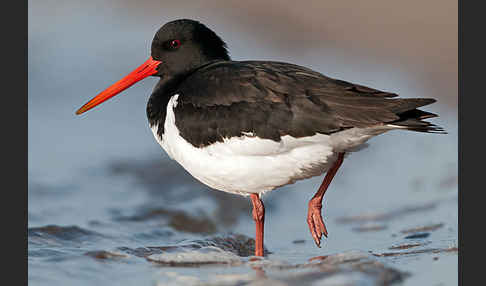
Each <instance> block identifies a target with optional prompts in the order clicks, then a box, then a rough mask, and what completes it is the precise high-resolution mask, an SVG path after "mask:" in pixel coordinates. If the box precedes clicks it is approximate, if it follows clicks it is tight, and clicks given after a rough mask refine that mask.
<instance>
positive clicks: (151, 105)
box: [147, 60, 220, 135]
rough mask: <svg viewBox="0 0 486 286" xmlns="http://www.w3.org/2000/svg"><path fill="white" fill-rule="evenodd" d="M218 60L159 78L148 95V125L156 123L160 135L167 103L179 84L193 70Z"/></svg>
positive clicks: (162, 131)
mask: <svg viewBox="0 0 486 286" xmlns="http://www.w3.org/2000/svg"><path fill="white" fill-rule="evenodd" d="M219 61H220V60H213V61H210V62H207V63H205V64H203V65H201V66H199V67H197V68H195V69H193V70H191V71H190V72H187V73H184V74H179V75H176V76H172V77H171V76H166V77H164V78H161V79H160V81H159V82H158V83H157V85H156V86H155V88H154V90H153V92H152V94H151V95H150V98H149V100H148V103H147V118H148V120H149V125H150V126H153V125H155V124H158V125H159V132H158V133H159V135H162V134H163V133H164V122H165V117H166V113H167V104H168V103H169V100H170V98H171V97H172V96H173V95H174V94H177V89H178V87H179V85H180V84H181V83H182V82H183V81H184V80H186V79H187V78H188V77H189V76H191V74H193V73H194V72H196V71H198V70H200V69H202V68H204V67H207V66H209V65H211V64H213V63H216V62H219Z"/></svg>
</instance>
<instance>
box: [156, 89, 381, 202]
mask: <svg viewBox="0 0 486 286" xmlns="http://www.w3.org/2000/svg"><path fill="white" fill-rule="evenodd" d="M178 97H179V95H178V94H176V95H174V96H172V97H171V99H170V100H169V103H168V105H167V113H166V114H167V115H166V119H165V124H164V134H163V135H162V138H161V137H160V136H159V135H158V134H157V130H158V126H157V125H154V126H151V129H152V132H153V134H154V136H155V139H156V140H157V142H159V144H160V145H161V146H162V148H164V150H165V151H166V152H167V154H168V155H169V157H171V158H172V159H174V160H176V161H177V162H178V163H179V164H181V165H182V166H183V167H184V168H185V169H186V170H187V171H188V172H189V173H190V174H191V175H192V176H194V177H195V178H196V179H198V180H199V181H201V182H202V183H204V184H206V185H208V186H209V187H211V188H214V189H217V190H221V191H225V192H230V193H238V194H242V195H248V194H249V193H262V192H265V191H269V190H273V189H275V188H277V187H280V186H283V185H286V184H290V183H294V182H295V181H297V180H301V179H305V178H310V177H313V176H317V175H320V174H322V173H324V172H326V171H327V170H328V169H329V167H331V165H332V164H333V163H334V161H335V160H336V158H337V153H338V152H342V151H347V150H349V149H350V148H356V147H359V145H361V144H362V143H364V142H365V141H366V140H368V139H369V138H371V137H372V136H374V135H377V134H380V133H383V132H385V131H387V130H390V128H389V127H388V128H384V127H381V128H379V130H378V129H377V128H374V129H372V130H371V129H370V128H366V129H358V128H352V129H348V130H346V131H342V132H338V133H335V134H332V135H324V134H316V135H314V136H309V137H301V138H294V137H291V136H289V135H286V136H283V137H282V138H281V139H282V140H281V141H280V142H275V141H273V140H269V139H261V138H258V137H256V136H253V134H247V135H244V136H241V137H232V138H228V139H224V142H217V143H214V144H211V145H209V146H206V147H203V148H196V147H194V146H193V145H191V144H190V143H189V142H187V141H186V140H185V139H184V138H182V137H181V136H180V134H179V130H178V129H177V127H176V125H175V116H174V107H175V106H177V98H178Z"/></svg>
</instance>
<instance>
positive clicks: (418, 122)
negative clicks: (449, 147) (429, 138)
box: [389, 98, 447, 134]
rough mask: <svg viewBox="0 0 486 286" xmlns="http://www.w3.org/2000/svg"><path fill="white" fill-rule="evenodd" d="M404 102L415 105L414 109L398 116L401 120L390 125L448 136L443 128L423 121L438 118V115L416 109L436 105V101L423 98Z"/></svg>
mask: <svg viewBox="0 0 486 286" xmlns="http://www.w3.org/2000/svg"><path fill="white" fill-rule="evenodd" d="M403 100H406V101H408V103H410V104H411V105H412V106H413V105H415V106H414V109H410V110H407V111H405V112H402V113H398V114H397V115H398V116H400V119H398V120H396V121H394V122H390V123H389V124H390V125H395V126H397V127H400V128H404V129H407V130H411V131H417V132H425V133H438V134H447V132H446V131H445V130H444V129H443V128H442V127H440V126H437V125H435V124H432V123H430V122H427V121H423V119H427V118H433V117H438V115H437V114H434V113H431V112H426V111H423V110H420V109H416V107H420V106H424V105H428V104H431V103H434V102H435V99H427V100H426V101H425V99H422V98H417V99H415V98H411V99H403Z"/></svg>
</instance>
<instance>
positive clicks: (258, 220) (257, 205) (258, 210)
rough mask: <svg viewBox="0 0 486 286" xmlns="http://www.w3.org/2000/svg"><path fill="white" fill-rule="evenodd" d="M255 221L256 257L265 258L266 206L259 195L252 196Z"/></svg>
mask: <svg viewBox="0 0 486 286" xmlns="http://www.w3.org/2000/svg"><path fill="white" fill-rule="evenodd" d="M250 198H251V203H252V204H253V211H252V215H253V220H254V221H255V230H256V231H255V256H263V226H264V223H265V206H264V205H263V202H262V200H261V199H260V197H259V196H258V194H251V195H250Z"/></svg>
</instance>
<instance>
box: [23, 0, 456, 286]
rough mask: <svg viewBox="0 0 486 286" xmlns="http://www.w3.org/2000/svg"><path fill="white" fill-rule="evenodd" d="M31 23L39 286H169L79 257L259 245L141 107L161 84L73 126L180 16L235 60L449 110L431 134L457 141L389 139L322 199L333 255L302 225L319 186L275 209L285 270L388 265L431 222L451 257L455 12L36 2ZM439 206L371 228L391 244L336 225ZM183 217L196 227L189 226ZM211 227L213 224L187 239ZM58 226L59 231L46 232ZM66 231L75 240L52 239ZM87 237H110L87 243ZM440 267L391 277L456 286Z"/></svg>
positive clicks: (33, 208)
mask: <svg viewBox="0 0 486 286" xmlns="http://www.w3.org/2000/svg"><path fill="white" fill-rule="evenodd" d="M28 9H29V10H28V13H29V15H28V16H29V24H28V37H29V39H28V64H29V67H28V83H29V86H28V90H29V97H28V115H29V117H28V127H29V130H28V138H29V142H28V148H29V150H28V157H29V158H28V177H29V202H28V203H29V206H28V212H29V282H31V283H33V284H38V285H39V284H46V285H53V284H63V283H64V282H66V281H67V279H72V281H71V282H72V283H73V284H71V285H78V284H79V285H85V284H86V282H87V281H88V282H100V281H105V282H108V281H109V282H113V281H117V282H116V283H117V285H121V284H123V283H128V284H126V285H131V284H130V282H133V283H135V282H136V283H138V282H143V281H149V282H153V281H165V280H164V279H168V278H166V276H164V275H163V274H161V272H160V270H154V269H151V268H149V267H146V266H145V264H144V263H140V262H137V263H134V264H135V265H137V267H138V268H137V267H132V268H130V267H129V266H127V265H124V264H121V265H120V264H117V266H116V267H115V266H112V267H110V270H107V269H104V270H103V271H100V270H99V267H98V266H96V265H93V263H92V260H88V258H86V260H84V259H81V260H79V259H77V258H76V259H74V260H70V259H67V257H80V254H83V253H84V252H87V251H93V250H99V249H105V250H110V249H115V248H117V247H121V246H130V247H133V248H136V247H143V246H147V244H151V245H154V244H157V245H162V244H171V245H172V244H174V245H177V243H180V242H181V241H184V240H187V239H199V238H205V237H206V235H217V234H220V233H226V232H230V231H232V232H237V233H242V234H245V235H248V236H250V237H252V236H253V231H254V229H253V225H252V221H251V218H250V215H249V212H250V211H249V207H250V205H249V203H248V202H247V201H246V200H245V199H243V198H239V197H234V196H230V195H226V194H224V193H221V192H214V191H209V190H208V188H207V187H205V186H203V185H201V184H199V183H198V182H196V181H195V180H194V179H192V178H191V177H190V176H189V175H188V174H187V173H186V172H185V171H184V170H183V169H181V168H180V167H179V166H178V165H177V164H176V163H174V162H171V161H169V159H168V157H167V155H166V154H165V153H164V152H163V150H162V149H161V148H160V147H159V145H158V144H157V143H156V142H155V140H154V138H153V135H152V133H151V131H150V129H149V127H148V122H147V119H146V115H145V106H146V103H147V100H148V97H149V95H150V93H151V90H152V88H153V86H154V85H155V84H156V81H157V79H156V78H148V79H146V80H144V81H142V82H140V83H138V84H136V85H134V86H133V87H131V88H130V89H128V90H127V91H125V92H124V93H122V94H121V95H120V96H118V97H115V98H113V99H111V100H110V101H108V102H106V103H104V104H103V105H101V106H99V107H98V108H95V109H93V110H92V111H89V112H88V113H86V114H84V115H82V116H75V115H74V112H75V111H76V110H77V109H78V108H79V107H80V106H81V105H83V104H84V103H85V102H86V101H87V100H89V99H91V98H92V97H93V96H95V95H96V94H97V93H98V92H100V91H101V90H103V89H104V88H106V87H108V86H109V85H110V84H112V83H113V82H115V81H117V80H118V79H120V78H121V77H122V76H124V75H125V74H127V73H128V72H130V71H131V70H132V69H133V68H135V67H137V66H139V65H140V64H141V63H143V62H144V61H145V60H146V59H147V58H148V57H149V55H150V44H151V40H152V38H153V35H154V33H155V32H156V31H157V30H158V28H159V27H160V26H162V25H163V24H164V23H166V22H168V21H171V20H175V19H179V18H191V19H195V20H199V21H201V22H202V23H204V24H206V25H207V26H208V27H209V28H211V29H213V30H214V31H215V32H216V33H217V34H218V35H219V36H221V37H222V39H223V40H225V42H226V43H227V45H228V48H229V51H230V56H231V57H232V59H233V60H250V59H253V60H275V61H284V62H290V63H294V64H298V65H302V66H306V67H309V68H312V69H314V70H316V71H319V72H321V73H323V74H325V75H327V76H330V77H333V78H338V79H342V80H346V81H350V82H354V83H358V84H361V85H365V86H369V87H372V88H376V89H381V90H385V91H389V92H394V93H398V94H399V95H400V96H402V97H432V98H436V99H437V100H438V102H437V103H436V104H433V105H431V106H427V107H426V108H424V110H427V111H430V112H434V113H438V114H440V118H437V119H432V120H431V121H432V122H433V123H435V124H438V125H441V126H443V127H444V129H446V130H447V131H448V132H449V134H447V135H432V134H416V133H411V132H398V131H393V132H389V133H387V134H384V135H381V136H379V137H377V138H374V139H372V140H370V141H369V143H370V146H369V147H368V148H367V149H364V150H363V151H360V152H359V153H355V154H351V156H349V159H348V160H346V161H345V162H344V164H343V167H342V168H341V169H340V170H339V173H338V175H337V176H336V178H335V180H334V181H333V184H332V185H331V189H330V191H329V192H328V194H326V197H325V203H324V217H325V220H326V225H327V226H328V229H329V231H330V237H329V239H328V240H327V242H326V245H325V246H324V247H323V248H322V249H317V248H316V247H315V246H314V245H313V244H312V241H311V240H310V239H311V237H310V235H309V233H308V230H307V225H306V223H305V214H306V208H307V200H308V199H309V198H310V197H312V195H313V193H314V192H315V190H316V189H317V187H318V186H319V184H320V182H321V180H322V177H317V178H312V179H309V180H305V181H302V182H299V183H297V184H294V185H291V186H286V187H283V188H281V189H279V190H277V191H274V192H272V193H270V194H268V195H266V196H265V197H264V201H265V203H266V206H267V220H266V223H267V224H266V233H265V235H266V237H265V239H266V246H267V247H268V248H269V250H270V251H272V252H273V253H275V255H280V256H277V257H279V259H282V260H284V261H288V262H289V263H297V262H298V261H300V260H302V261H304V260H306V259H308V258H310V257H312V256H313V255H314V256H315V255H323V253H340V252H342V251H348V250H361V251H370V250H374V251H378V250H380V249H382V248H383V247H385V245H386V246H389V245H390V244H394V243H398V242H397V239H398V238H396V236H395V237H394V236H393V235H394V234H396V233H400V230H402V229H403V228H406V227H417V226H420V225H427V224H442V225H445V226H444V227H443V228H442V230H443V231H442V233H440V232H437V233H435V237H434V236H433V235H432V236H430V237H429V238H428V240H427V241H425V242H427V243H429V244H430V245H433V246H435V247H439V248H440V247H446V246H450V245H454V244H455V241H456V239H457V126H458V125H457V102H458V73H457V70H458V42H457V39H458V36H457V33H458V24H457V20H458V17H457V1H450V0H440V1H439V0H429V1H425V2H424V1H418V0H410V1H401V2H397V1H385V0H372V1H348V0H344V1H304V2H302V1H301V2H299V3H298V4H296V2H295V1H288V0H279V1H274V0H271V1H264V2H262V1H253V0H249V1H213V0H208V1H183V0H179V1H147V0H140V1H127V0H126V1H124V0H108V1H92V0H85V1H54V0H44V1H29V8H28ZM444 202H445V203H444ZM428 204H435V205H434V208H433V210H432V211H431V212H428V213H427V214H428V215H427V216H424V215H423V214H422V213H418V214H411V215H410V216H407V218H404V220H400V219H396V220H392V221H385V222H383V221H378V222H377V221H371V223H372V225H371V226H372V227H376V229H379V227H380V226H381V227H383V226H385V227H384V228H382V229H381V230H382V231H381V232H380V231H377V232H366V233H361V232H356V231H353V229H356V225H346V224H344V223H343V224H339V221H340V220H337V219H338V218H343V217H344V218H345V217H346V216H360V215H362V214H363V213H372V214H376V213H386V214H390V213H392V214H395V215H396V213H395V212H396V210H403V209H405V210H407V209H410V206H412V207H411V208H412V209H413V208H414V207H415V209H418V210H421V207H423V206H428ZM168 205H170V208H168V207H167V206H168ZM425 209H427V208H426V207H425ZM174 213H176V214H177V215H179V216H176V215H174ZM181 213H182V214H184V215H185V216H186V218H187V219H186V220H182V221H181V220H178V219H180V214H181ZM405 213H407V212H405ZM223 214H225V215H223ZM400 214H401V213H400V212H398V215H396V216H398V217H399V218H400V217H401V215H400ZM154 216H155V217H156V218H157V219H156V223H153V224H152V222H153V220H152V219H153V218H154ZM174 217H175V218H174ZM201 217H203V218H207V220H204V221H200V223H199V221H198V223H197V224H196V225H194V223H193V225H191V222H194V220H195V218H201ZM392 217H393V215H392ZM191 218H192V219H191ZM165 220H167V221H165ZM127 221H128V222H130V223H128V224H127ZM135 221H136V222H140V221H141V223H138V224H135V225H134V224H132V223H133V222H135ZM161 221H163V222H161ZM341 221H343V220H341ZM344 221H346V220H344ZM367 223H370V222H369V221H368V222H367ZM53 225H54V226H56V227H58V228H56V231H54V232H53V231H52V228H47V229H46V226H53ZM201 225H205V226H206V227H201V228H198V227H200V226H201ZM67 226H75V227H76V229H75V230H78V231H80V232H74V233H72V231H73V229H72V228H66V227H67ZM367 226H369V225H365V227H367ZM353 227H354V228H353ZM359 227H362V225H360V226H359ZM78 228H79V229H78ZM59 230H61V232H62V233H64V235H63V236H61V237H59V236H57V237H54V238H53V237H50V236H49V239H47V238H46V235H54V234H55V233H56V232H57V231H59ZM90 231H93V232H96V233H101V234H103V235H102V237H104V238H105V239H104V240H103V239H101V241H102V242H100V240H99V239H94V240H90V239H88V238H87V239H86V240H83V239H79V235H80V233H81V234H83V233H84V232H90ZM161 231H162V232H161ZM141 234H143V235H142V236H140V235H141ZM402 236H403V235H402ZM106 237H110V238H113V237H116V239H106ZM282 237H285V239H284V240H282ZM399 238H402V239H403V237H400V235H399ZM52 239H54V242H52V241H51V240H52ZM297 240H299V241H300V240H304V241H306V243H303V244H298V247H300V248H299V249H297V250H296V249H295V247H296V245H297V244H292V241H297ZM425 242H424V241H422V243H423V244H424V245H426V244H427V243H425ZM73 243H74V244H73ZM434 243H435V244H434ZM441 243H442V244H441ZM73 245H75V246H76V247H73ZM81 245H82V247H81ZM73 248H77V249H76V250H74V249H73ZM271 257H272V256H270V258H271ZM429 258H430V257H427V258H424V259H422V258H420V257H419V258H416V259H412V260H411V261H410V259H409V260H406V262H401V261H399V262H396V261H392V262H390V261H386V263H391V264H394V263H395V264H396V263H398V264H397V265H394V266H395V267H397V268H399V269H403V270H404V271H409V272H411V273H412V276H411V277H410V278H407V279H406V280H405V283H407V284H409V285H417V284H418V285H425V284H428V285H432V284H434V285H436V284H438V283H443V284H441V285H454V284H455V283H451V281H452V282H455V281H457V278H456V277H457V274H456V273H455V272H456V268H457V261H456V260H457V256H455V257H454V256H451V257H448V258H444V259H440V260H439V261H438V262H436V263H435V264H434V265H433V266H429V264H430V261H429V260H430V259H429ZM53 261H55V262H53ZM74 261H75V262H74ZM80 265H81V266H82V267H81V268H80V267H79V266H80ZM424 265H427V268H426V269H427V271H424V270H423V269H425V268H424V267H423V266H424ZM95 266H96V267H98V268H96V267H95ZM80 269H82V270H80ZM97 269H98V270H97ZM83 271H84V272H83ZM110 271H111V272H110ZM181 271H182V272H183V273H185V274H187V271H189V270H187V269H186V270H181ZM184 271H186V272H184ZM238 271H240V272H242V273H245V271H246V270H244V269H240V270H238ZM93 273H94V274H93ZM101 273H104V274H103V275H101ZM107 273H110V274H111V275H108V276H104V275H107ZM208 275H209V274H208ZM102 277H103V278H102ZM107 277H108V278H107ZM161 277H165V278H161ZM438 277H442V278H438ZM73 278H74V279H73ZM103 279H106V280H103ZM160 279H162V280H160ZM122 281H123V282H122ZM447 281H449V282H447ZM55 282H57V283H55ZM76 282H78V283H76ZM432 282H433V283H432ZM423 283H425V284H423Z"/></svg>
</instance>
